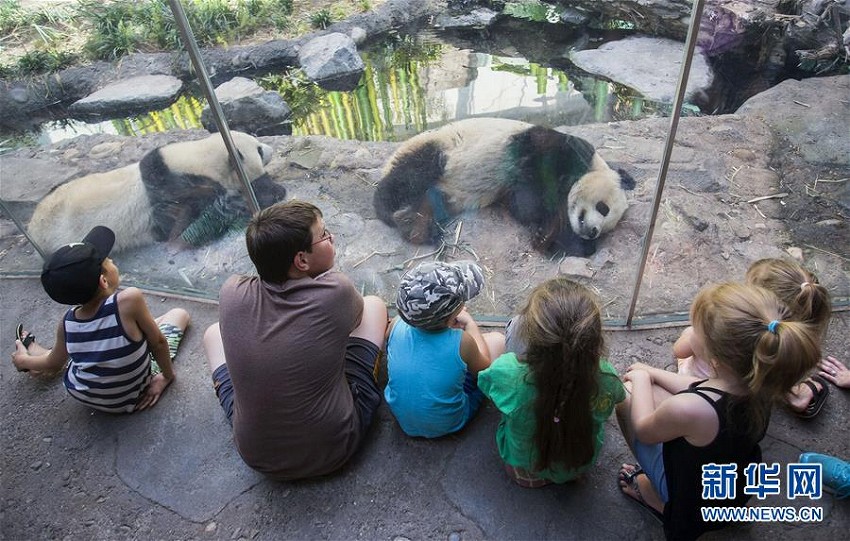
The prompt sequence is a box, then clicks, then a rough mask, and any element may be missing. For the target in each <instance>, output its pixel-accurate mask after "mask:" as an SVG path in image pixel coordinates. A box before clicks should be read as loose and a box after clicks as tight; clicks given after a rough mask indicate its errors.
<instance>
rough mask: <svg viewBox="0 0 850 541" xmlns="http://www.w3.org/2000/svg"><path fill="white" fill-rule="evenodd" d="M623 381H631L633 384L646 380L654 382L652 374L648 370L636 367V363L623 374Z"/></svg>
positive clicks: (650, 382)
mask: <svg viewBox="0 0 850 541" xmlns="http://www.w3.org/2000/svg"><path fill="white" fill-rule="evenodd" d="M636 364H641V363H636ZM623 381H631V382H632V383H633V384H636V383H638V382H642V381H646V382H647V383H649V384H652V376H651V375H650V374H649V372H647V371H646V370H641V369H634V365H632V368H630V369H629V371H628V372H626V374H625V375H624V376H623Z"/></svg>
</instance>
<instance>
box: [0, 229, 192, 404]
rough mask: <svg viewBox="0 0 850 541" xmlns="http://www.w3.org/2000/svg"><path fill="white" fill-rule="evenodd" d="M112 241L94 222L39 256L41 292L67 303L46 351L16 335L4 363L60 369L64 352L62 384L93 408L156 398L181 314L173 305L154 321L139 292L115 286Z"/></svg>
mask: <svg viewBox="0 0 850 541" xmlns="http://www.w3.org/2000/svg"><path fill="white" fill-rule="evenodd" d="M114 244H115V234H114V233H113V232H112V230H110V229H109V228H107V227H103V226H97V227H95V228H93V229H92V230H91V231H89V233H88V234H87V235H86V236H85V238H83V240H82V241H81V242H75V243H71V244H68V245H65V246H62V247H60V248H59V249H57V250H56V251H55V252H54V253H53V254H52V255H51V256H50V257H49V258H48V259H47V261H46V262H45V264H44V268H43V269H42V273H41V283H42V286H44V290H45V291H46V292H47V294H48V295H49V296H50V298H52V299H53V300H55V301H56V302H58V303H61V304H70V305H74V306H73V307H72V308H70V309H68V311H67V312H66V313H65V316H64V317H63V318H62V321H60V322H59V326H58V329H57V330H56V342H55V344H54V347H53V349H50V350H48V349H45V348H43V347H41V346H40V345H38V344H35V343H34V340H33V339H32V338H31V336H30V335H28V334H26V333H24V334H23V335H22V336H21V337H20V339H18V340H16V341H15V348H16V350H15V353H13V354H12V362H13V363H14V365H15V367H16V368H17V369H18V370H19V371H30V372H32V373H33V374H40V373H51V372H56V371H58V370H60V369H61V368H62V367H63V366H64V365H65V362H66V361H68V358H69V357H70V363H69V364H68V369H67V370H66V371H65V376H64V383H65V388H66V389H67V390H68V393H69V394H70V395H71V396H72V397H74V398H75V399H77V400H79V401H80V402H83V403H84V404H86V405H87V406H89V407H92V408H94V409H98V410H101V411H107V412H110V413H125V412H126V413H129V412H132V411H136V410H143V409H145V408H149V407H151V406H153V405H154V404H156V403H157V401H158V400H159V397H160V396H161V395H162V393H163V391H164V390H165V388H166V387H168V385H169V384H170V383H171V382H172V381H174V377H175V375H174V368H173V367H172V364H171V358H172V356H173V355H174V353H176V351H177V346H178V345H179V343H180V340H181V339H182V338H183V333H184V331H185V330H186V327H187V326H188V325H189V314H188V313H187V312H186V311H185V310H183V309H182V308H175V309H173V310H170V311H169V312H168V313H166V314H165V315H163V316H162V317H160V318H158V319H156V320H154V318H153V317H152V316H151V314H150V312H149V311H148V307H147V304H146V303H145V299H144V297H143V296H142V292H141V291H139V290H138V289H137V288H135V287H131V288H127V289H125V290H123V291H120V292H119V291H118V285H119V282H120V277H119V275H118V267H116V266H115V263H113V262H112V260H111V259H110V258H109V257H108V256H109V252H110V251H111V250H112V246H113V245H114ZM166 336H167V338H166ZM151 355H153V359H154V360H155V363H153V362H152V359H151Z"/></svg>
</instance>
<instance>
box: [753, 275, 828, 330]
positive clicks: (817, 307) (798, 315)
mask: <svg viewBox="0 0 850 541" xmlns="http://www.w3.org/2000/svg"><path fill="white" fill-rule="evenodd" d="M746 280H747V283H748V284H753V285H756V286H761V287H763V288H765V289H768V290H770V291H772V292H773V293H774V294H776V296H777V297H779V300H780V301H782V302H783V303H784V304H785V306H787V307H788V309H789V311H790V312H791V318H793V319H795V320H797V321H802V322H805V323H810V324H812V325H814V326H816V327H817V328H818V332H819V333H820V334H821V337H823V336H824V335H825V334H826V329H827V326H828V325H829V318H830V317H831V315H832V305H831V303H830V298H829V291H827V289H826V288H825V287H824V286H822V285H820V284H819V283H818V279H817V276H815V275H814V274H812V273H811V272H809V271H808V270H807V269H806V268H805V267H803V266H802V265H801V264H799V263H798V262H796V261H794V260H791V259H776V258H767V259H760V260H758V261H756V262H755V263H753V264H752V265H751V266H750V268H749V269H748V270H747V277H746Z"/></svg>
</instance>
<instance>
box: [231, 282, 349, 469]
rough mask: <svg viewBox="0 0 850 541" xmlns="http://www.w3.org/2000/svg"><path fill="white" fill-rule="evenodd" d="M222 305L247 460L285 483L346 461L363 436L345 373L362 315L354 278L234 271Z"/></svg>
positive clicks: (240, 445) (236, 420) (236, 432)
mask: <svg viewBox="0 0 850 541" xmlns="http://www.w3.org/2000/svg"><path fill="white" fill-rule="evenodd" d="M219 310H220V318H221V321H220V325H221V337H222V342H223V344H224V354H225V358H226V359H227V369H228V371H229V372H230V377H231V379H232V380H233V399H234V400H233V437H234V440H235V442H236V448H237V449H238V450H239V454H240V455H242V459H243V460H244V461H245V463H246V464H248V465H249V466H251V467H252V468H254V469H255V470H258V471H260V472H263V473H265V474H267V475H269V476H270V477H273V478H276V479H282V480H285V479H299V478H304V477H313V476H316V475H323V474H326V473H329V472H332V471H334V470H336V469H337V468H339V467H340V466H342V465H343V464H344V463H345V462H346V460H348V458H349V457H350V456H351V455H352V454H353V453H354V451H355V450H356V449H357V447H358V445H359V444H360V440H361V438H362V436H363V434H362V433H361V430H360V422H359V419H358V415H357V412H356V410H355V408H354V402H353V399H352V397H351V390H350V388H349V386H348V382H347V380H346V378H345V372H344V368H345V348H346V343H347V341H348V335H349V333H351V331H353V330H354V328H355V327H357V325H358V324H359V323H360V318H361V316H362V313H363V298H362V297H361V296H360V294H359V293H358V292H357V290H356V289H355V288H354V285H353V284H352V283H351V281H350V280H349V279H348V278H347V277H346V276H345V275H343V274H340V273H338V272H327V273H325V274H322V275H320V276H317V277H316V278H299V279H297V280H287V281H286V282H284V283H283V284H273V283H269V282H264V281H262V280H260V278H259V277H244V276H232V277H230V278H229V279H228V280H227V282H225V284H224V285H223V286H222V288H221V293H220V297H219Z"/></svg>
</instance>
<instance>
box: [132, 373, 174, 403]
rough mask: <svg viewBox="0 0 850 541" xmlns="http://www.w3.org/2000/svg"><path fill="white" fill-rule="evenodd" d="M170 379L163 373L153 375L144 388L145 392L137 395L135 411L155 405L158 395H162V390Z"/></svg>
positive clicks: (168, 383)
mask: <svg viewBox="0 0 850 541" xmlns="http://www.w3.org/2000/svg"><path fill="white" fill-rule="evenodd" d="M171 381H172V380H170V379H168V378H166V377H165V376H164V375H163V374H157V375H155V376H154V377H153V379H152V380H151V382H150V384H149V385H148V386H147V388H146V389H145V392H144V393H143V394H142V396H140V397H139V401H138V402H137V403H136V411H141V410H143V409H147V408H152V407H153V406H154V405H156V403H157V402H158V401H159V397H160V396H162V393H163V391H165V388H166V387H168V386H169V385H170V384H171Z"/></svg>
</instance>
